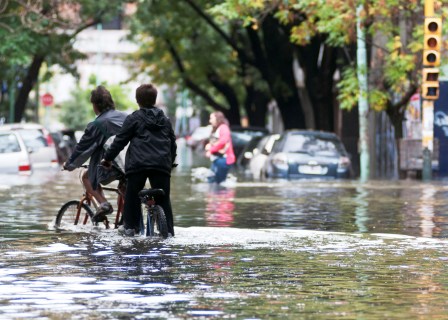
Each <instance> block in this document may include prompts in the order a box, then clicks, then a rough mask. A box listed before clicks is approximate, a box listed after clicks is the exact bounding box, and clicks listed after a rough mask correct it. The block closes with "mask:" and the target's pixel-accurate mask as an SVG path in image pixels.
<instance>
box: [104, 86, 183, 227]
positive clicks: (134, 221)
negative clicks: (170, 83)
mask: <svg viewBox="0 0 448 320" xmlns="http://www.w3.org/2000/svg"><path fill="white" fill-rule="evenodd" d="M135 96H136V100H137V103H138V105H139V107H140V109H139V110H137V111H135V112H133V113H132V114H130V115H129V116H128V117H127V118H126V120H125V121H124V123H123V126H122V128H121V130H120V131H119V133H118V134H117V136H116V137H115V139H114V142H113V143H112V145H111V146H110V148H109V149H108V150H107V151H106V153H105V154H104V156H103V160H102V161H101V164H102V165H104V166H105V167H110V166H111V161H112V159H114V158H115V157H116V156H117V155H118V154H119V152H120V151H121V150H123V148H124V147H125V146H126V145H127V144H128V142H129V147H128V150H127V152H126V159H125V174H126V178H127V188H126V195H125V204H124V212H123V226H121V227H120V228H119V230H118V231H119V232H120V233H122V234H123V235H126V236H133V235H134V234H135V233H138V232H139V231H140V230H139V228H140V221H141V219H142V211H141V203H140V199H139V197H138V192H139V191H140V190H142V189H143V188H144V186H145V183H146V180H147V179H149V182H150V184H151V187H152V188H158V189H163V190H164V191H165V196H163V197H162V199H157V198H156V202H158V203H159V204H160V205H161V206H162V208H163V210H164V211H165V215H166V219H167V224H168V232H169V233H171V235H172V236H174V223H173V212H172V209H171V200H170V179H171V170H172V168H173V167H174V166H175V165H174V161H175V159H176V151H177V145H176V136H175V135H174V131H173V127H172V125H171V122H170V120H169V119H168V118H167V117H166V116H165V114H164V113H163V111H162V110H161V109H159V108H157V107H155V106H154V104H155V102H156V99H157V89H156V88H155V87H154V86H153V85H152V84H143V85H141V86H140V87H138V88H137V91H136V95H135Z"/></svg>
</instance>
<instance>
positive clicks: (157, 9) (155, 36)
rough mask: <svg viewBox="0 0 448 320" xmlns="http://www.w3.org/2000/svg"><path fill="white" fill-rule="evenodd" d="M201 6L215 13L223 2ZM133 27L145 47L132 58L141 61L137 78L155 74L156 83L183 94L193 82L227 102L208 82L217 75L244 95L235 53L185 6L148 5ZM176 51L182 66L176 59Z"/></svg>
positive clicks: (168, 3) (177, 3) (179, 3)
mask: <svg viewBox="0 0 448 320" xmlns="http://www.w3.org/2000/svg"><path fill="white" fill-rule="evenodd" d="M196 3H198V4H199V5H200V6H201V7H202V8H210V7H211V6H212V5H214V4H218V3H220V1H216V0H215V1H204V0H201V1H196ZM130 26H131V34H132V39H133V40H134V41H135V42H136V43H138V44H139V45H140V50H139V51H138V52H137V53H136V54H135V55H132V56H131V57H130V58H131V59H132V60H133V61H136V63H134V66H135V69H134V74H135V76H137V75H138V74H141V73H147V74H150V75H151V78H152V81H153V82H154V83H158V84H162V83H163V84H168V85H170V86H173V87H176V88H179V90H178V91H179V92H180V91H181V90H183V89H184V88H185V83H184V81H185V78H186V77H188V78H190V79H192V80H193V81H194V82H195V83H196V84H197V85H198V86H199V87H201V88H203V89H205V90H206V91H207V92H210V93H211V95H212V96H213V97H214V98H216V99H217V100H218V101H221V102H222V101H223V99H224V98H223V96H221V94H220V93H219V92H218V91H216V89H214V88H213V87H212V86H211V85H210V82H209V79H208V75H210V73H215V74H216V75H218V76H219V77H220V78H221V79H225V80H226V81H228V82H230V83H231V84H232V85H233V87H234V88H235V89H236V90H237V92H239V94H240V96H241V95H242V91H243V89H242V88H243V86H242V84H241V81H242V80H243V79H241V78H239V77H238V65H237V57H236V53H235V52H234V51H233V50H232V48H231V47H230V46H229V45H227V44H226V43H224V42H223V39H222V37H220V36H219V35H218V34H217V33H216V31H215V30H212V29H211V28H210V26H209V25H208V24H207V23H206V22H205V21H204V20H203V19H200V18H198V15H197V13H196V12H194V11H193V10H192V8H191V7H190V6H189V5H187V4H186V3H185V2H184V1H149V0H143V1H141V2H140V4H139V7H138V11H137V13H136V15H135V16H134V17H133V19H132V20H131V21H130ZM173 51H175V53H176V55H177V56H178V58H179V61H180V63H181V66H179V64H178V63H179V61H176V60H175V59H174V58H173V55H172V53H173ZM179 68H183V71H180V69H179ZM191 96H194V95H191Z"/></svg>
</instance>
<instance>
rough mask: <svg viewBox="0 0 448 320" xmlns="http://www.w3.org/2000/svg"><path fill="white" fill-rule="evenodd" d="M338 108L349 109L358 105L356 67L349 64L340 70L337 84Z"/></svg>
mask: <svg viewBox="0 0 448 320" xmlns="http://www.w3.org/2000/svg"><path fill="white" fill-rule="evenodd" d="M337 88H338V90H339V94H338V100H339V102H340V108H341V109H345V110H351V109H352V108H353V107H355V106H357V105H358V99H359V83H358V77H357V75H356V68H354V67H352V66H349V67H347V68H345V69H344V70H343V71H342V74H341V80H340V81H339V82H338V84H337Z"/></svg>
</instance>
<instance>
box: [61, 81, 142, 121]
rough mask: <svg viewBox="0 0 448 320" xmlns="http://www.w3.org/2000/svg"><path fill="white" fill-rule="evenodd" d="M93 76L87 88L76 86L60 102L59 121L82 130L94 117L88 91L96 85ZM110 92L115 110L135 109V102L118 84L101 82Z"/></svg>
mask: <svg viewBox="0 0 448 320" xmlns="http://www.w3.org/2000/svg"><path fill="white" fill-rule="evenodd" d="M95 80H96V79H95V78H94V77H93V78H91V79H90V81H89V82H90V85H89V87H88V88H87V89H83V88H80V87H79V86H78V87H76V88H75V89H74V90H73V91H72V92H71V98H70V99H69V100H68V101H65V102H63V103H62V104H61V114H60V119H59V120H60V121H61V122H62V123H63V124H64V125H65V126H66V127H67V128H71V129H74V130H84V128H85V127H86V125H87V123H89V122H90V121H92V120H93V119H94V118H95V113H94V112H93V107H92V104H91V103H90V93H91V92H92V90H93V89H94V88H95V87H96V85H95V84H94V83H95ZM102 85H104V86H105V87H106V88H107V89H108V90H109V91H110V93H111V95H112V99H113V100H114V103H115V108H116V109H117V110H122V111H128V110H129V109H131V110H132V109H134V110H136V109H137V105H136V103H135V102H131V101H130V100H129V98H128V92H126V90H124V89H123V88H122V87H121V86H120V85H110V86H109V85H107V83H106V82H104V83H102Z"/></svg>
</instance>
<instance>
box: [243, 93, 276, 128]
mask: <svg viewBox="0 0 448 320" xmlns="http://www.w3.org/2000/svg"><path fill="white" fill-rule="evenodd" d="M269 100H270V99H269V96H267V95H266V92H263V91H259V90H256V89H254V87H253V86H246V99H245V102H244V110H245V111H246V115H247V118H248V121H249V125H250V126H254V127H265V126H266V112H267V109H268V103H269Z"/></svg>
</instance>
